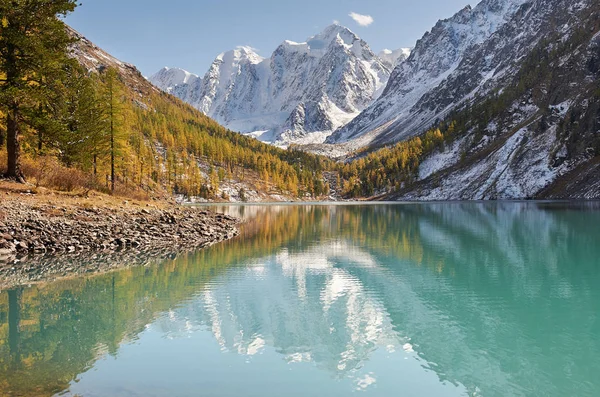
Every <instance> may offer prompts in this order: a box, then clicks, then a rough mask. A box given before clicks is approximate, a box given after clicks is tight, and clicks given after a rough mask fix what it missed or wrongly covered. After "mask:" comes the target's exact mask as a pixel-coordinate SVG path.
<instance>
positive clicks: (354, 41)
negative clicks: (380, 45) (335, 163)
mask: <svg viewBox="0 0 600 397" xmlns="http://www.w3.org/2000/svg"><path fill="white" fill-rule="evenodd" d="M390 72H391V68H390V67H388V66H386V65H385V64H384V62H383V61H382V60H381V59H379V57H378V56H377V55H376V54H374V53H373V51H371V49H370V48H369V46H368V44H367V43H366V42H365V41H363V40H361V39H360V37H358V36H357V35H356V34H355V33H353V32H352V31H351V30H349V29H348V28H346V27H343V26H341V25H331V26H328V27H327V28H325V29H324V30H323V31H322V32H321V33H319V34H317V35H314V36H311V37H309V38H308V39H307V40H306V41H305V42H303V43H297V42H294V41H289V40H288V41H284V42H283V43H282V44H281V45H280V46H279V47H278V48H277V49H276V50H275V51H274V52H273V54H272V55H271V56H270V57H269V58H263V57H261V56H260V55H258V54H257V53H256V51H255V50H253V49H252V48H250V47H238V48H236V49H234V50H232V51H228V52H225V53H222V54H220V55H219V56H218V57H217V58H216V59H215V61H214V62H213V63H212V65H211V67H210V69H209V70H208V72H207V73H206V74H205V76H204V78H203V79H202V80H201V83H197V82H198V81H200V80H196V82H195V83H190V84H184V85H179V86H177V87H179V88H178V89H177V90H174V91H173V93H174V94H175V95H177V96H179V97H180V98H181V99H183V100H185V101H187V102H188V103H190V104H192V105H193V106H194V107H196V108H198V109H199V110H201V111H202V112H204V113H205V114H207V115H208V116H210V117H212V118H214V119H215V120H217V121H218V122H219V123H221V124H223V125H225V126H226V127H228V128H230V129H232V130H235V131H239V132H242V133H251V134H252V135H253V136H256V137H258V138H259V139H261V140H263V141H266V142H270V143H275V144H277V145H281V146H287V145H289V144H290V143H307V142H310V143H322V142H323V141H324V140H325V138H326V137H327V136H328V135H330V134H331V133H333V131H334V130H336V129H338V128H339V127H341V126H343V125H345V124H346V123H348V122H349V121H350V120H352V119H353V118H354V117H356V116H357V115H358V114H359V113H360V111H362V110H363V109H365V108H366V107H367V106H368V105H369V104H371V103H372V102H373V100H374V99H375V98H377V97H378V96H379V95H380V94H381V92H382V91H383V88H384V87H385V84H386V83H387V80H388V78H389V76H390ZM162 73H165V72H162ZM158 74H161V72H159V73H158ZM157 80H162V79H157ZM173 80H176V79H175V78H173ZM180 80H181V76H179V80H176V82H177V81H180ZM164 86H165V85H164V84H162V85H160V87H161V88H163V87H164ZM184 87H185V89H183V88H184ZM163 89H164V88H163Z"/></svg>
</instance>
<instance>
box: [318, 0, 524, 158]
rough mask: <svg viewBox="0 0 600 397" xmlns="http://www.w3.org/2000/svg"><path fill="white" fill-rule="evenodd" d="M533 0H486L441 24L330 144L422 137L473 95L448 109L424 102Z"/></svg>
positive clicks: (456, 99)
mask: <svg viewBox="0 0 600 397" xmlns="http://www.w3.org/2000/svg"><path fill="white" fill-rule="evenodd" d="M527 1H531V0H483V1H482V2H481V3H479V4H478V5H477V6H476V7H475V8H471V7H470V6H467V7H465V8H464V9H462V10H461V11H459V12H458V13H457V14H455V15H454V16H453V17H451V18H449V19H446V20H442V21H439V22H438V23H437V24H436V25H435V27H434V28H433V29H432V30H431V31H430V32H427V33H426V34H425V35H424V36H423V37H422V38H421V39H420V40H419V41H418V42H417V44H416V46H415V48H414V50H413V51H412V52H411V54H410V56H409V57H408V59H407V60H406V61H404V62H402V63H400V64H399V65H398V66H397V67H396V68H395V69H394V71H393V72H392V75H391V76H390V79H389V81H388V84H387V87H386V88H385V91H384V93H383V94H382V95H381V96H380V97H379V98H378V99H377V100H376V101H375V102H374V103H373V104H372V105H371V106H370V107H369V108H368V109H366V110H365V111H364V112H362V114H361V115H360V116H358V117H356V118H355V119H354V120H353V121H352V122H351V123H349V124H348V125H346V126H345V127H343V128H342V129H340V130H338V131H336V133H335V134H333V135H332V136H331V137H329V139H328V142H329V143H341V142H347V141H349V140H353V139H356V138H360V139H359V140H357V141H356V142H355V144H354V145H350V146H349V147H354V146H355V147H361V146H366V145H368V144H371V143H372V142H373V141H374V140H375V139H377V138H380V137H381V136H384V135H385V136H386V139H385V141H387V142H393V141H398V140H401V139H405V138H408V137H410V136H414V135H418V134H420V133H422V132H423V131H424V130H425V129H426V128H428V127H430V126H431V125H432V124H433V122H434V121H435V120H436V119H438V118H442V117H443V116H444V115H445V113H447V112H448V111H449V110H450V109H452V108H453V107H455V106H457V105H459V104H460V103H461V101H462V100H464V99H465V98H466V97H467V95H465V96H464V97H462V98H454V102H453V103H450V104H448V107H446V108H442V109H430V108H422V107H421V106H419V104H420V101H421V100H422V98H423V97H425V96H426V94H428V93H430V92H431V91H432V90H435V89H436V88H437V87H439V86H440V85H441V84H442V83H443V82H444V81H445V80H447V79H448V78H449V77H450V76H452V75H453V74H454V73H456V71H457V69H459V68H460V66H461V63H462V62H463V60H464V59H465V57H466V54H467V53H468V51H469V50H471V49H473V48H474V47H476V46H479V45H481V44H482V43H484V42H485V41H486V40H487V39H489V38H490V37H491V36H492V35H493V34H494V33H495V32H496V31H497V30H498V29H500V28H501V27H502V26H503V25H504V24H505V23H506V22H508V21H510V20H511V18H512V17H513V16H514V14H515V13H516V12H517V11H518V10H519V8H520V6H521V5H522V4H524V3H526V2H527ZM380 141H384V140H381V139H380Z"/></svg>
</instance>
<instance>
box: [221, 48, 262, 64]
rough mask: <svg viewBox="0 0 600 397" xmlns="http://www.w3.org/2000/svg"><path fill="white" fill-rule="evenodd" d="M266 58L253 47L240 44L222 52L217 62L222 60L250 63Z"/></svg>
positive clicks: (231, 62)
mask: <svg viewBox="0 0 600 397" xmlns="http://www.w3.org/2000/svg"><path fill="white" fill-rule="evenodd" d="M263 60H264V58H263V57H261V56H260V55H258V54H257V53H256V51H255V50H254V49H253V48H252V47H248V46H239V47H237V48H236V49H234V50H231V51H227V52H224V53H222V54H220V55H219V56H218V57H217V59H216V60H215V62H218V61H221V62H223V63H226V64H239V63H250V64H258V63H261V62H262V61H263Z"/></svg>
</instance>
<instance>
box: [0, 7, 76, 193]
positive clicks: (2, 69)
mask: <svg viewBox="0 0 600 397" xmlns="http://www.w3.org/2000/svg"><path fill="white" fill-rule="evenodd" d="M76 5H77V3H76V1H75V0H0V18H1V20H0V77H1V78H2V79H1V80H0V107H1V108H2V110H3V111H4V112H5V114H6V140H7V152H8V164H7V177H9V178H13V179H15V180H17V181H21V182H23V181H24V176H23V173H22V171H21V165H20V153H21V147H20V142H19V140H20V134H21V132H22V131H23V130H24V128H25V124H26V123H28V122H30V121H31V114H32V113H34V112H35V111H36V110H37V109H39V103H40V98H43V97H44V96H46V94H47V92H48V89H49V85H48V84H47V81H48V80H47V79H46V78H45V76H48V75H51V73H52V72H53V71H56V70H60V68H61V66H62V65H63V64H64V62H66V59H67V48H68V45H69V44H70V42H71V39H70V38H69V36H68V34H67V32H66V30H65V26H64V23H63V22H62V21H61V20H60V19H59V18H58V17H60V16H65V15H66V14H68V13H69V12H72V11H73V10H74V9H75V7H76Z"/></svg>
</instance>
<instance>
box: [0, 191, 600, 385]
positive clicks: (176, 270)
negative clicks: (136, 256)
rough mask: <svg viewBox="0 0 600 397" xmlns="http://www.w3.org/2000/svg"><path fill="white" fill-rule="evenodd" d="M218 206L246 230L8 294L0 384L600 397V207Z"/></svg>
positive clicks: (0, 339) (0, 338)
mask: <svg viewBox="0 0 600 397" xmlns="http://www.w3.org/2000/svg"><path fill="white" fill-rule="evenodd" d="M212 208H213V209H219V210H221V211H225V212H228V213H230V214H232V215H237V216H242V217H243V218H245V219H246V221H247V222H246V224H245V225H244V226H243V230H242V235H241V236H240V237H239V238H236V239H235V240H232V241H229V242H227V243H225V244H221V245H218V246H215V247H212V248H210V249H208V250H205V251H201V252H198V253H194V254H186V255H180V256H177V257H173V258H169V259H168V260H162V261H158V260H157V261H152V260H150V261H149V262H148V263H147V265H146V266H142V267H136V268H131V269H125V270H122V271H118V272H114V273H110V274H105V275H100V276H94V277H88V278H79V279H71V280H62V281H57V282H54V283H48V284H46V285H40V286H30V287H23V288H18V289H13V290H10V291H2V292H0V395H9V396H13V395H24V396H25V395H26V396H30V395H39V396H52V395H55V394H56V395H67V396H76V395H81V396H348V395H357V396H396V395H398V396H597V395H600V377H599V376H598V375H597V374H598V373H600V321H599V319H598V317H599V315H600V205H598V204H594V203H592V204H568V203H554V204H552V203H469V204H459V203H445V204H443V203H440V204H404V205H388V204H382V205H365V206H360V205H356V206H327V205H321V206H316V205H313V206H310V205H306V206H230V207H212Z"/></svg>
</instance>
